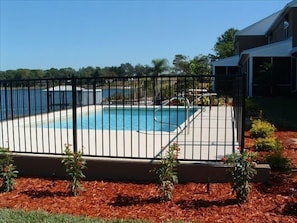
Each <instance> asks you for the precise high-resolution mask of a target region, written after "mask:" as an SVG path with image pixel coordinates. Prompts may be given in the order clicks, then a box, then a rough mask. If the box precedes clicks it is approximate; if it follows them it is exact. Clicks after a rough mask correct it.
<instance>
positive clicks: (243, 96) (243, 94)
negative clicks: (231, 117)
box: [240, 73, 246, 152]
mask: <svg viewBox="0 0 297 223" xmlns="http://www.w3.org/2000/svg"><path fill="white" fill-rule="evenodd" d="M241 78H242V81H241V84H242V88H241V89H242V94H241V100H242V101H241V118H242V119H241V144H240V148H241V152H243V151H244V149H245V148H244V147H245V143H244V132H245V97H246V75H245V73H243V74H242V77H241Z"/></svg>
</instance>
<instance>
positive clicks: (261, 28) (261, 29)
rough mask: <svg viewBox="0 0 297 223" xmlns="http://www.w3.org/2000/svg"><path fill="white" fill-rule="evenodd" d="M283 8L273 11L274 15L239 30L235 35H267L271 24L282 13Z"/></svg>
mask: <svg viewBox="0 0 297 223" xmlns="http://www.w3.org/2000/svg"><path fill="white" fill-rule="evenodd" d="M281 12H282V10H280V11H278V12H275V13H273V14H272V15H270V16H268V17H266V18H264V19H262V20H260V21H258V22H256V23H254V24H252V25H250V26H248V27H246V28H245V29H242V30H240V31H238V32H237V33H236V34H235V36H261V35H265V34H266V33H267V32H268V30H269V29H270V27H271V25H272V24H273V23H274V21H275V20H276V19H277V18H278V16H279V15H280V14H281Z"/></svg>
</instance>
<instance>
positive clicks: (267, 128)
mask: <svg viewBox="0 0 297 223" xmlns="http://www.w3.org/2000/svg"><path fill="white" fill-rule="evenodd" d="M275 130H276V128H275V126H274V125H273V124H271V123H270V122H267V121H265V120H261V119H256V120H253V122H252V127H251V129H250V136H251V138H265V137H269V136H272V135H273V133H274V132H275Z"/></svg>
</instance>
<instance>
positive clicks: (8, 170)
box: [0, 148, 18, 192]
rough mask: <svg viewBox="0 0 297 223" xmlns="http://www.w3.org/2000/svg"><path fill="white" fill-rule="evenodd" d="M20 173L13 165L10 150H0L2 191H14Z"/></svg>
mask: <svg viewBox="0 0 297 223" xmlns="http://www.w3.org/2000/svg"><path fill="white" fill-rule="evenodd" d="M17 174H18V171H17V170H16V167H15V165H13V157H12V155H11V152H10V151H9V149H6V148H0V177H1V179H2V187H1V189H2V190H3V191H5V192H9V191H12V190H14V188H15V178H16V177H17Z"/></svg>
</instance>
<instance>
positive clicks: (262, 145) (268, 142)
mask: <svg viewBox="0 0 297 223" xmlns="http://www.w3.org/2000/svg"><path fill="white" fill-rule="evenodd" d="M254 148H255V149H256V150H257V151H266V152H269V151H275V152H276V151H279V150H281V149H282V144H281V142H280V141H279V140H278V139H277V138H276V137H273V136H270V137H266V138H258V139H257V140H256V141H255V144H254Z"/></svg>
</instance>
